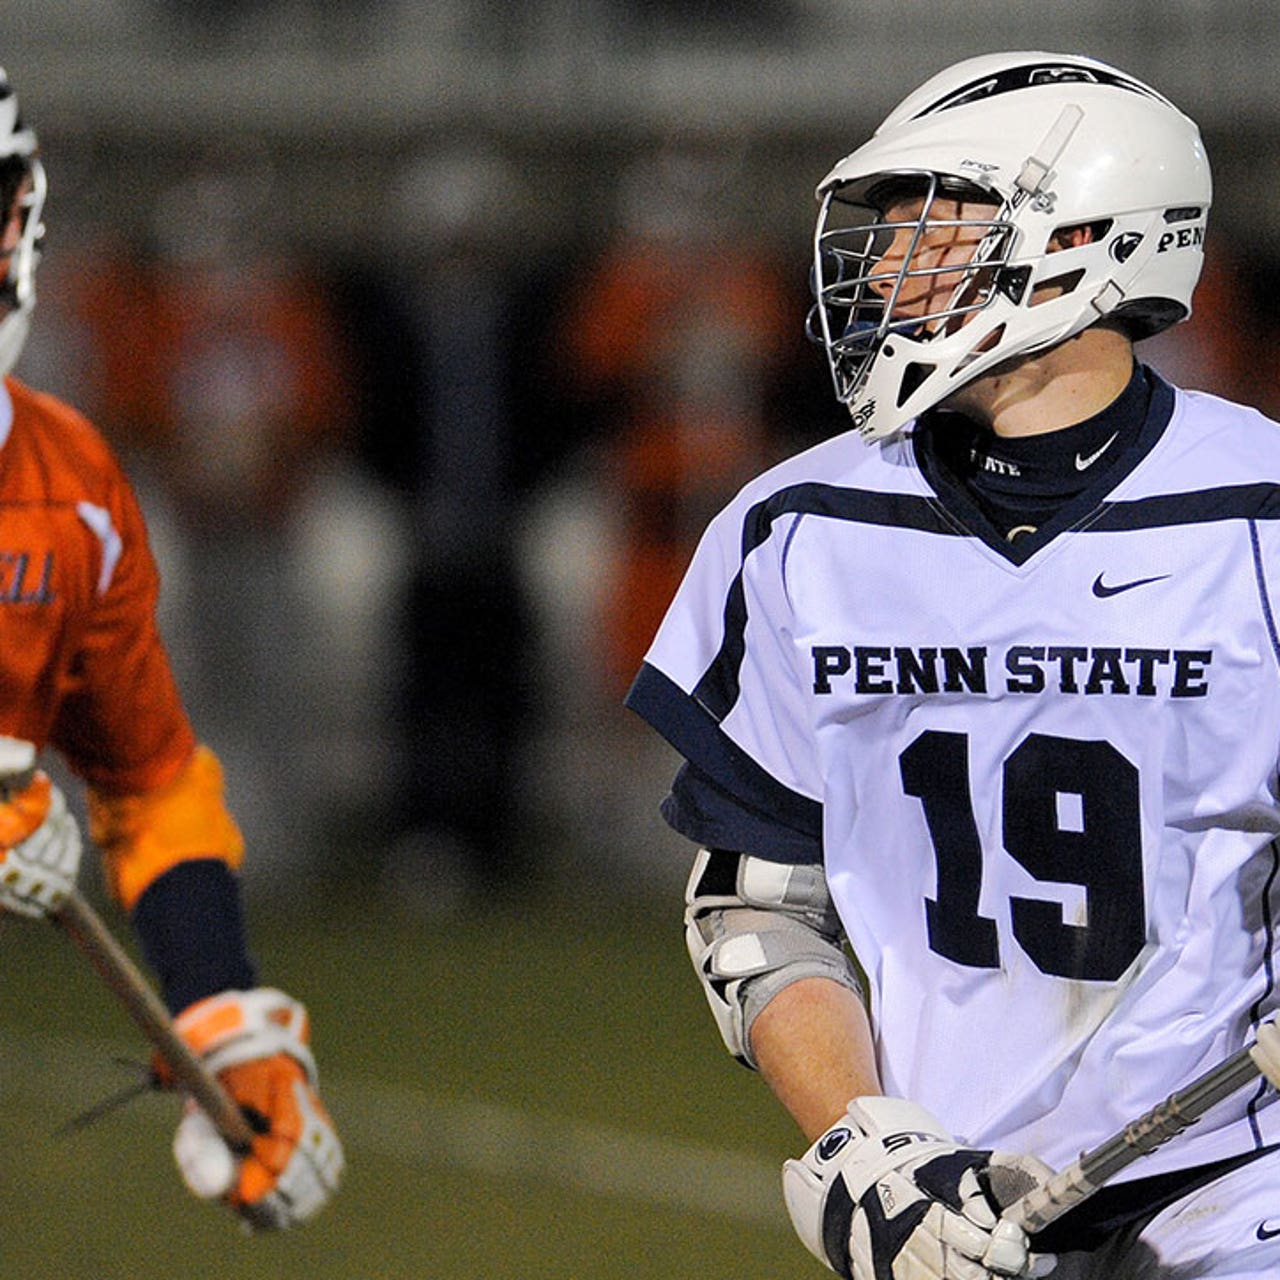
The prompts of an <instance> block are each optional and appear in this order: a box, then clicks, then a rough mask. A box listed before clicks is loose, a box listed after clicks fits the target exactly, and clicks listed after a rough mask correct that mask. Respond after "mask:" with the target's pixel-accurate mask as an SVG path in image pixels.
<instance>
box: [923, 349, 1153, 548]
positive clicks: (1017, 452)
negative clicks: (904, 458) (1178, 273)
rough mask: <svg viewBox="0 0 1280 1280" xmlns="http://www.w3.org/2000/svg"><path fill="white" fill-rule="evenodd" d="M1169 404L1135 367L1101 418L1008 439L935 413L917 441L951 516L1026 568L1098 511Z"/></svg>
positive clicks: (1148, 443) (1149, 442)
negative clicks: (1038, 552)
mask: <svg viewBox="0 0 1280 1280" xmlns="http://www.w3.org/2000/svg"><path fill="white" fill-rule="evenodd" d="M1173 404H1174V391H1173V388H1172V387H1171V386H1170V385H1169V384H1168V383H1167V382H1165V381H1164V379H1163V378H1161V377H1160V375H1159V374H1157V373H1156V372H1155V371H1154V370H1152V369H1150V368H1148V367H1147V366H1145V365H1135V367H1134V372H1133V376H1132V377H1131V378H1130V379H1129V382H1128V385H1127V386H1126V387H1125V389H1124V390H1123V391H1122V392H1121V393H1120V395H1119V396H1118V397H1117V398H1116V399H1115V400H1114V401H1112V403H1111V404H1109V405H1108V406H1107V407H1106V408H1105V409H1103V410H1102V412H1101V413H1097V414H1094V415H1093V417H1091V418H1087V419H1085V421H1083V422H1079V423H1076V424H1074V425H1073V426H1070V427H1064V428H1062V429H1061V430H1059V431H1052V432H1047V433H1044V434H1041V435H1036V436H1025V437H1020V438H1017V439H1009V438H1003V437H999V436H996V435H994V434H993V433H992V432H991V431H989V430H987V429H985V428H983V427H981V426H979V425H978V424H977V423H974V422H973V421H971V420H970V419H968V418H964V417H962V416H961V415H959V414H955V413H948V412H945V411H940V410H934V411H932V412H930V413H928V414H924V415H922V416H921V417H920V419H919V420H918V422H917V424H916V429H915V431H914V433H913V436H912V443H913V445H914V448H915V457H916V462H917V464H918V465H919V467H920V470H921V472H922V473H923V474H924V477H925V479H926V480H927V481H928V482H929V484H930V485H931V486H932V487H933V489H934V492H935V493H936V494H937V497H938V501H939V502H940V503H941V505H942V507H943V508H944V510H945V511H946V512H947V514H948V515H949V516H950V517H951V519H953V520H954V521H956V522H957V523H959V524H960V525H962V526H963V527H964V528H965V529H966V530H968V531H969V532H970V533H972V534H973V535H974V536H975V537H978V538H980V539H981V540H982V541H983V542H985V543H986V544H987V545H988V546H990V547H991V548H992V549H993V550H995V551H997V552H999V553H1000V554H1001V555H1002V556H1004V557H1006V558H1007V559H1009V560H1011V561H1012V562H1013V563H1014V564H1023V563H1025V562H1026V561H1027V560H1028V559H1030V557H1031V556H1033V555H1034V554H1035V553H1036V552H1037V551H1038V550H1040V548H1042V547H1044V546H1046V545H1047V544H1048V543H1049V542H1051V541H1052V540H1053V538H1054V537H1056V536H1057V535H1058V534H1059V533H1061V532H1063V531H1064V530H1066V529H1070V528H1072V527H1074V526H1075V525H1077V524H1079V523H1080V521H1081V520H1083V519H1085V518H1086V517H1087V516H1089V515H1090V514H1092V512H1093V511H1095V510H1096V509H1097V507H1098V506H1099V504H1100V503H1101V502H1102V501H1103V499H1104V498H1105V497H1106V495H1107V494H1108V493H1110V492H1111V490H1112V489H1114V488H1115V486H1116V485H1117V484H1119V483H1120V481H1121V480H1123V479H1124V477H1125V476H1127V475H1128V474H1129V473H1130V472H1131V471H1132V470H1133V469H1134V467H1136V466H1137V465H1138V463H1139V462H1141V461H1142V459H1143V458H1144V457H1145V456H1146V455H1147V453H1148V452H1149V451H1150V450H1151V448H1152V446H1153V445H1154V444H1155V443H1156V441H1157V440H1158V439H1159V438H1160V436H1161V435H1162V434H1163V432H1164V429H1165V427H1166V426H1168V424H1169V419H1170V418H1171V417H1172V415H1173ZM1011 533H1012V535H1013V536H1012V537H1010V534H1011Z"/></svg>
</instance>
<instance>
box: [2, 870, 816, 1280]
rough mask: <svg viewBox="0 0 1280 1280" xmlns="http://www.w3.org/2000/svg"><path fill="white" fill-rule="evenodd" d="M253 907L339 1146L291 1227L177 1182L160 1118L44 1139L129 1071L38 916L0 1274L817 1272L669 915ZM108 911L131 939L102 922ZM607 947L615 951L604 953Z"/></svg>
mask: <svg viewBox="0 0 1280 1280" xmlns="http://www.w3.org/2000/svg"><path fill="white" fill-rule="evenodd" d="M327 901H328V903H329V905H327V906H326V905H322V904H321V905H316V904H309V905H308V906H307V908H306V909H305V910H303V909H299V910H297V911H296V912H294V913H291V914H287V915H286V914H283V913H281V912H280V911H279V910H275V911H268V910H266V909H265V908H263V907H262V906H261V905H257V906H255V907H254V909H253V935H254V941H255V950H256V953H257V955H258V958H259V961H260V963H261V966H262V969H263V973H264V977H265V978H268V979H269V980H271V981H272V982H274V983H276V984H278V985H280V986H282V987H284V988H286V989H288V990H290V991H291V992H293V993H295V994H297V995H299V996H301V997H303V998H304V999H305V1000H306V1002H307V1004H308V1005H309V1007H310V1009H311V1011H312V1016H313V1023H314V1028H315V1044H316V1050H317V1057H318V1059H319V1062H320V1066H321V1073H322V1084H323V1087H324V1093H325V1096H326V1099H327V1100H328V1102H329V1104H330V1106H331V1108H332V1111H333V1113H334V1116H335V1119H336V1120H337V1122H338V1124H339V1128H340V1129H341V1131H342V1133H343V1136H344V1139H345V1141H346V1146H347V1155H348V1175H347V1179H346V1184H345V1186H344V1188H343V1191H342V1194H341V1196H340V1197H339V1199H338V1200H337V1201H335V1203H334V1204H333V1205H332V1206H330V1208H329V1209H328V1210H327V1211H326V1212H325V1214H324V1215H323V1217H321V1218H318V1219H316V1220H315V1221H314V1222H312V1223H311V1224H309V1225H308V1226H306V1227H304V1228H302V1229H300V1230H298V1231H296V1232H292V1233H289V1234H288V1235H285V1236H281V1237H271V1238H266V1237H260V1238H247V1237H245V1236H242V1235H241V1234H240V1232H239V1230H238V1228H237V1227H236V1225H235V1224H234V1222H233V1220H232V1219H231V1217H230V1216H229V1215H227V1214H225V1213H224V1212H222V1211H220V1210H217V1209H215V1208H211V1207H208V1206H203V1205H200V1204H198V1203H196V1202H194V1201H193V1200H191V1199H190V1198H189V1197H188V1196H187V1193H186V1192H185V1191H184V1190H183V1189H182V1187H181V1186H180V1184H179V1182H178V1179H177V1176H176V1173H175V1172H174V1170H173V1168H172V1162H171V1157H170V1154H169V1146H168V1144H169V1138H170V1132H171V1128H172V1124H173V1120H174V1117H175V1113H176V1103H175V1101H174V1100H173V1099H172V1098H169V1097H157V1096H147V1097H144V1098H143V1099H141V1100H139V1101H136V1102H134V1103H132V1104H130V1105H129V1106H128V1107H126V1108H124V1109H123V1110H120V1111H117V1112H114V1113H112V1114H111V1115H109V1116H107V1117H106V1118H104V1119H102V1120H100V1121H99V1122H98V1123H96V1124H95V1125H93V1126H92V1127H90V1128H88V1129H86V1130H82V1131H78V1132H73V1133H70V1134H66V1135H63V1136H55V1135H54V1131H55V1130H56V1129H57V1128H58V1127H59V1126H60V1125H62V1124H63V1123H64V1122H66V1121H67V1120H69V1119H70V1118H72V1117H73V1116H74V1115H76V1114H77V1113H78V1112H80V1111H82V1110H84V1109H85V1108H87V1107H89V1106H90V1105H92V1104H93V1103H94V1102H96V1101H98V1100H99V1099H100V1098H102V1097H104V1096H105V1095H107V1094H109V1093H111V1092H112V1091H114V1090H115V1089H118V1088H120V1087H122V1086H123V1085H124V1084H126V1083H127V1082H128V1081H129V1079H130V1078H131V1077H130V1075H129V1073H128V1070H127V1069H126V1068H123V1067H121V1066H119V1065H117V1064H116V1063H114V1062H113V1057H114V1056H115V1055H117V1054H120V1055H126V1056H131V1057H133V1058H135V1059H139V1060H141V1059H142V1058H145V1056H146V1051H145V1048H144V1046H143V1045H142V1042H141V1039H140V1037H139V1036H138V1035H137V1034H136V1033H135V1032H134V1030H133V1027H132V1024H131V1023H130V1022H129V1021H128V1020H127V1018H126V1017H125V1015H124V1013H123V1012H122V1011H121V1010H120V1008H119V1007H118V1006H117V1005H116V1004H115V1002H114V997H112V996H111V995H110V994H109V993H108V992H107V990H106V989H105V988H104V987H102V986H100V985H99V983H98V980H97V979H96V977H95V976H94V975H93V974H92V972H91V971H90V970H89V968H88V967H87V965H86V964H85V963H84V962H83V961H82V960H81V959H80V958H79V956H78V954H77V953H76V952H75V951H74V949H73V948H72V947H71V945H70V943H68V942H67V941H65V940H64V939H63V938H62V937H61V936H60V935H58V934H57V933H56V932H55V931H54V930H53V928H52V927H50V926H48V925H45V924H41V923H37V922H28V921H18V920H6V921H4V923H3V927H2V928H0V963H3V966H4V975H5V981H4V982H3V984H2V985H0V1146H2V1148H3V1151H4V1156H3V1160H2V1161H0V1222H3V1229H2V1234H0V1276H4V1277H6V1278H14V1280H16V1278H19V1277H20V1278H22V1280H45V1278H46V1277H48V1278H49V1280H52V1278H53V1277H57V1278H58V1280H162V1278H163V1280H206V1278H207V1280H213V1278H214V1277H217V1278H218V1280H238V1278H240V1277H245V1278H247V1277H254V1280H263V1278H271V1277H281V1278H288V1280H339V1278H341V1280H410V1278H412V1280H452V1278H454V1277H457V1278H458V1280H479V1278H489V1277H492V1278H493V1280H507V1278H508V1277H509V1278H510V1280H539V1278H542V1277H546V1278H547V1280H551V1278H553V1277H554V1278H556V1280H610V1278H611V1277H624V1276H625V1277H628V1278H631V1277H637V1276H639V1277H644V1278H645V1280H665V1278H667V1277H671V1278H672V1280H677V1278H678V1280H685V1278H688V1280H742V1278H744V1277H749V1278H756V1277H776V1278H778V1280H783V1278H785V1277H792V1276H795V1277H805V1276H817V1275H821V1274H823V1272H822V1271H821V1269H820V1268H819V1267H818V1264H817V1263H815V1262H813V1261H812V1260H811V1259H809V1258H808V1257H807V1255H806V1254H805V1253H804V1251H803V1249H802V1247H801V1246H800V1245H799V1244H798V1242H796V1240H795V1238H794V1236H793V1235H792V1233H791V1228H790V1226H789V1224H788V1223H787V1222H786V1219H785V1211H784V1209H783V1208H782V1204H781V1196H780V1192H779V1179H778V1170H779V1165H780V1162H781V1159H782V1157H783V1156H784V1155H786V1154H790V1153H792V1152H793V1151H795V1150H796V1149H798V1148H799V1146H800V1142H799V1138H798V1133H797V1131H795V1130H793V1128H792V1127H791V1125H790V1122H789V1121H788V1120H787V1119H786V1118H785V1117H784V1116H783V1115H782V1114H781V1112H780V1111H779V1110H778V1108H777V1106H776V1104H775V1103H774V1102H773V1101H772V1099H771V1097H770V1096H769V1094H768V1092H767V1090H766V1089H765V1087H764V1086H763V1084H762V1083H761V1082H760V1080H759V1079H758V1078H757V1077H756V1076H755V1075H753V1074H752V1073H750V1072H748V1071H745V1070H744V1069H742V1068H740V1067H737V1066H735V1065H734V1064H733V1063H732V1062H731V1061H730V1060H729V1058H728V1057H727V1055H726V1054H725V1053H724V1052H723V1050H722V1049H721V1048H720V1044H719V1038H718V1036H717V1035H716V1032H715V1029H714V1026H713V1024H712V1021H711V1018H710V1014H709V1013H708V1012H707V1011H706V1009H705V1006H704V1004H703V998H702V995H701V992H700V991H699V989H698V987H697V984H696V981H695V980H694V978H693V976H692V974H691V973H690V972H689V970H688V961H687V959H686V958H685V955H684V949H683V940H682V937H681V932H680V926H679V918H678V903H676V904H658V903H655V902H647V903H645V904H644V905H642V906H640V907H638V908H631V909H625V910H624V908H623V906H622V905H621V904H620V903H619V904H614V906H613V907H612V908H611V909H607V910H605V911H603V912H601V913H597V914H595V915H594V918H593V919H592V920H591V922H590V923H589V924H584V922H583V921H582V920H581V919H574V918H572V917H571V916H569V915H568V914H567V913H562V914H560V915H559V916H557V915H556V914H553V913H552V912H551V911H549V910H548V909H546V908H545V907H544V906H542V905H540V904H539V903H537V902H521V903H514V904H511V905H509V906H507V907H506V908H504V909H503V911H502V913H501V914H500V915H499V916H498V917H497V918H496V919H493V920H490V921H489V922H488V923H487V924H486V923H481V922H480V921H478V920H476V919H473V918H470V917H464V918H462V919H451V920H447V921H431V922H422V921H419V922H415V921H413V920H410V919H406V918H404V917H395V918H389V917H388V914H387V912H386V910H385V908H384V907H383V906H381V905H379V904H375V903H369V904H365V905H362V906H357V905H356V904H353V903H351V902H350V901H349V900H347V899H346V896H345V892H342V893H338V892H335V893H332V894H330V895H328V898H327ZM104 914H105V915H106V917H107V919H108V921H109V923H111V924H112V925H113V927H114V928H116V930H117V932H118V933H120V934H121V936H122V937H127V934H125V931H124V930H123V927H122V926H121V924H120V920H119V917H118V916H117V915H116V914H114V913H113V912H111V911H110V910H109V909H104ZM620 956H625V957H626V958H627V963H626V964H625V965H624V966H623V965H619V964H618V957H620Z"/></svg>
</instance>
